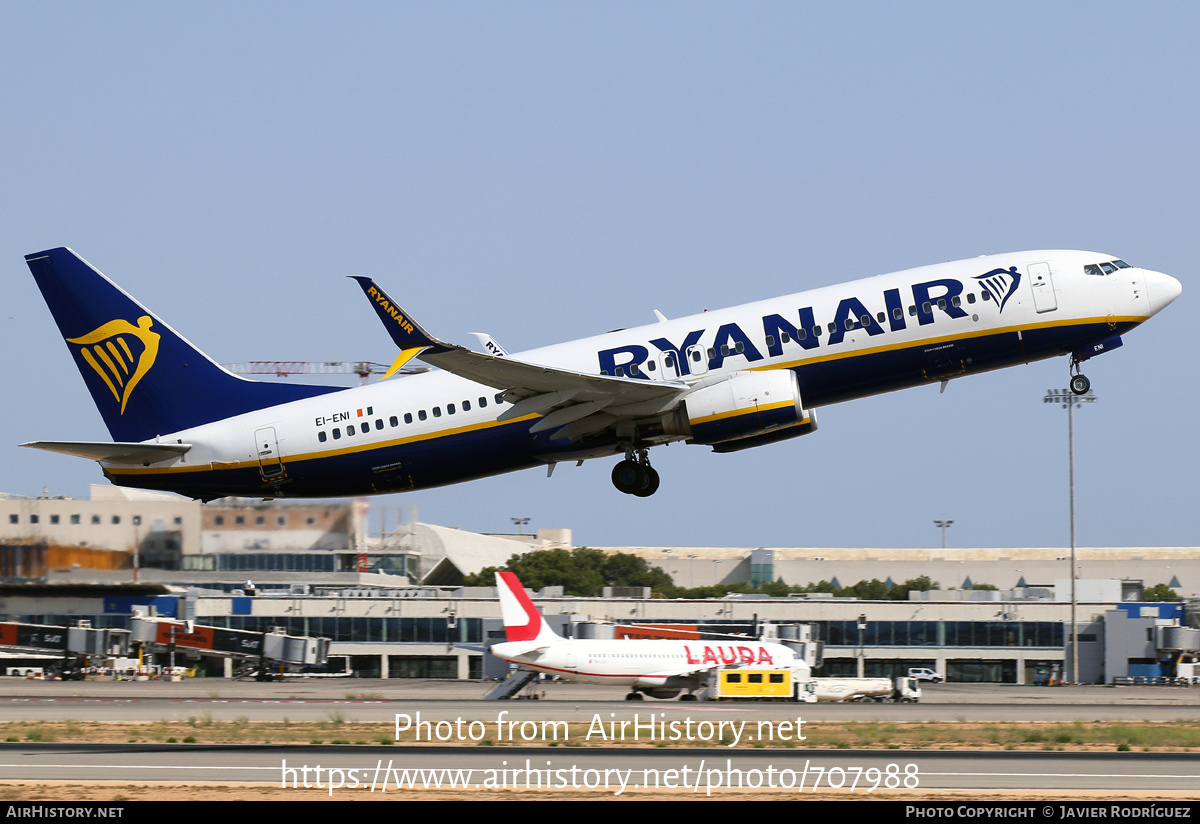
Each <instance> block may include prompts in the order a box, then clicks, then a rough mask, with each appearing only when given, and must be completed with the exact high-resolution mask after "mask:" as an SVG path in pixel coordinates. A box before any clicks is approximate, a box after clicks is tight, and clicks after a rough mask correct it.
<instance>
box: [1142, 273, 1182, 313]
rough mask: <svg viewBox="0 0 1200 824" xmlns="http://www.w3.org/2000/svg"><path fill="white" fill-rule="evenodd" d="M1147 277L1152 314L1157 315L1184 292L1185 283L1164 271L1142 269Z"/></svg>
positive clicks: (1147, 292)
mask: <svg viewBox="0 0 1200 824" xmlns="http://www.w3.org/2000/svg"><path fill="white" fill-rule="evenodd" d="M1142 275H1143V277H1145V279H1146V295H1147V297H1149V298H1150V314H1151V315H1157V314H1158V313H1159V312H1161V311H1162V310H1163V309H1165V308H1166V307H1167V306H1168V305H1170V303H1171V301H1173V300H1175V298H1177V297H1179V295H1180V293H1181V292H1183V284H1181V283H1180V282H1179V281H1177V280H1176V279H1175V278H1173V277H1171V276H1170V275H1164V274H1163V273H1162V272H1152V271H1150V270H1149V269H1144V270H1142Z"/></svg>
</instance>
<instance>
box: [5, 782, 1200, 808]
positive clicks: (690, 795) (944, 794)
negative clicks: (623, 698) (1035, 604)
mask: <svg viewBox="0 0 1200 824" xmlns="http://www.w3.org/2000/svg"><path fill="white" fill-rule="evenodd" d="M601 798H602V799H604V800H610V801H709V800H711V801H783V800H793V801H797V800H804V801H810V800H815V801H936V802H941V803H952V802H954V803H967V802H971V803H975V804H978V803H981V802H983V803H986V802H993V801H1030V802H1033V803H1039V802H1047V801H1085V802H1086V801H1092V802H1095V801H1103V802H1116V801H1159V802H1163V801H1171V800H1193V799H1197V798H1200V791H1197V792H1195V793H1161V792H1160V793H1144V792H1125V793H1112V792H1106V791H1093V792H1075V793H1071V794H1070V795H1065V794H1062V793H1053V792H1045V791H1042V790H1029V791H1019V792H1018V791H1003V792H999V791H998V792H982V791H979V792H963V791H959V790H943V791H936V790H925V791H915V790H914V791H908V790H887V791H878V792H874V793H862V792H859V793H851V792H819V793H809V792H805V793H803V795H802V796H800V795H798V794H797V793H795V792H788V791H786V790H776V791H764V790H722V791H721V793H720V795H719V796H713V797H712V798H706V797H705V796H704V794H703V793H694V792H691V791H689V790H658V791H641V792H637V791H631V792H628V793H625V794H623V795H620V796H614V795H613V794H612V793H611V792H600V791H594V792H585V791H578V790H536V791H534V790H477V791H469V792H468V791H446V790H420V791H416V790H414V791H406V792H388V793H386V794H384V793H371V792H369V791H367V790H359V791H354V790H345V791H339V793H338V795H335V796H333V797H332V798H331V797H330V796H329V793H328V792H327V791H326V790H316V789H313V790H305V789H299V790H292V789H287V790H285V789H282V788H280V787H277V786H274V785H269V784H241V785H224V784H220V785H218V784H200V783H188V784H167V783H162V784H159V783H153V782H146V783H143V784H117V783H111V782H95V783H86V784H85V783H76V782H70V781H44V782H39V783H37V784H26V783H22V782H14V781H0V801H39V802H59V803H69V802H72V801H589V800H590V801H594V800H597V799H601Z"/></svg>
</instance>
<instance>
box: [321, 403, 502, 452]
mask: <svg viewBox="0 0 1200 824" xmlns="http://www.w3.org/2000/svg"><path fill="white" fill-rule="evenodd" d="M475 402H476V403H477V404H478V405H479V408H480V409H486V408H487V405H488V399H487V398H486V397H483V396H480V397H479V398H478V399H476V401H475ZM495 403H496V404H497V405H498V404H501V403H504V393H503V392H497V393H496V396H495ZM460 410H461V411H462V412H470V411H471V401H469V400H468V401H463V402H462V403H461V404H458V405H456V404H453V403H448V404H446V410H445V414H446V415H456V414H458V412H459V411H460ZM431 411H432V412H433V417H435V418H440V417H442V414H443V412H442V407H440V406H435V407H433V409H432V410H431ZM415 419H416V420H418V421H426V420H429V412H427V411H426V410H424V409H418V410H417V414H416V418H415ZM413 420H414V417H413V413H412V412H405V413H404V423H405V424H406V425H407V424H411V423H412V422H413ZM387 426H390V427H397V426H400V419H399V418H398V417H396V416H395V415H392V416H391V417H389V418H388V419H387ZM372 428H373V429H374V431H376V432H381V431H383V429H384V428H385V426H384V422H383V418H376V419H375V422H374V424H372V423H371V421H370V420H365V421H363V422H361V423H359V424H357V425H356V424H352V423H351V424H347V425H346V431H345V436H346V437H347V438H352V437H354V436H355V435H356V434H359V433H361V434H363V435H366V434H368V433H369V432H371V431H372ZM342 434H343V433H342V428H341V427H340V426H335V427H334V428H333V429H331V430H330V431H329V432H326V431H325V430H321V431H320V432H318V433H317V440H318V441H320V442H321V443H325V442H326V441H328V440H329V438H330V436H331V435H332V436H333V439H334V440H335V441H339V440H341V439H342Z"/></svg>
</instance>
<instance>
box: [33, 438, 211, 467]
mask: <svg viewBox="0 0 1200 824" xmlns="http://www.w3.org/2000/svg"><path fill="white" fill-rule="evenodd" d="M21 446H27V447H29V448H30V449H44V450H46V451H47V452H60V453H62V454H63V455H74V456H75V457H77V458H89V459H91V460H93V461H112V462H114V463H130V464H152V463H158V462H159V461H169V460H171V459H172V458H176V457H178V456H180V455H182V454H183V453H184V452H187V451H188V450H189V449H191V448H192V445H191V444H190V443H108V442H106V441H33V442H32V443H23V444H21Z"/></svg>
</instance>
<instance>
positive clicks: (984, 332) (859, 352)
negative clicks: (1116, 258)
mask: <svg viewBox="0 0 1200 824" xmlns="http://www.w3.org/2000/svg"><path fill="white" fill-rule="evenodd" d="M1145 320H1146V319H1145V318H1143V317H1137V316H1129V317H1126V316H1122V317H1110V316H1105V317H1103V318H1080V319H1078V320H1072V321H1059V322H1054V321H1046V322H1045V323H1029V324H1024V325H1022V326H1004V327H1000V328H989V329H979V330H976V331H972V332H960V333H958V334H953V335H942V336H940V337H936V338H920V339H918V340H910V341H902V342H898V343H889V344H884V345H882V346H872V347H870V348H864V349H851V350H848V351H845V352H833V353H829V354H822V355H814V356H813V357H811V358H804V359H802V360H792V361H788V362H786V363H772V364H767V365H764V366H751V367H748V370H747V371H751V372H753V371H758V370H762V369H791V368H793V367H796V366H807V365H809V364H813V363H828V362H829V361H835V360H845V359H846V358H857V357H862V356H864V355H878V354H880V353H882V352H894V351H896V350H897V349H915V348H917V347H918V346H930V345H932V344H938V343H947V342H949V341H959V340H964V339H966V338H984V337H988V336H989V335H1004V334H1008V333H1010V332H1028V331H1030V330H1031V329H1050V328H1053V327H1061V326H1085V325H1087V324H1091V323H1103V324H1108V325H1111V326H1115V325H1116V324H1119V323H1142V322H1143V321H1145ZM854 331H858V332H860V331H862V330H861V329H856V330H854ZM826 345H828V344H826ZM838 345H839V346H840V345H841V344H838Z"/></svg>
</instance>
